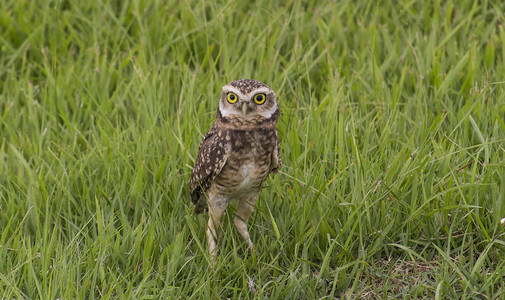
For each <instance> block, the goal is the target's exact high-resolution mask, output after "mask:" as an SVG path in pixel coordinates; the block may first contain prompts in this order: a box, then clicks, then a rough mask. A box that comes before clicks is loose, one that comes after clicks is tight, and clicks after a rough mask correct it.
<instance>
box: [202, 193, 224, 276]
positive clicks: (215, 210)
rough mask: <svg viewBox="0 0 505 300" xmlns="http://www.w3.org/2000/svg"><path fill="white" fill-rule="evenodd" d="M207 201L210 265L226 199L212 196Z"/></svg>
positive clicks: (215, 254)
mask: <svg viewBox="0 0 505 300" xmlns="http://www.w3.org/2000/svg"><path fill="white" fill-rule="evenodd" d="M211 199H212V200H211V201H210V203H209V222H208V223H207V243H208V245H209V253H210V262H211V267H212V269H214V263H215V261H216V257H217V244H216V243H217V238H218V236H217V230H216V229H219V226H220V224H221V217H222V216H223V214H224V211H225V209H226V206H227V205H228V200H227V199H224V198H218V197H212V198H211Z"/></svg>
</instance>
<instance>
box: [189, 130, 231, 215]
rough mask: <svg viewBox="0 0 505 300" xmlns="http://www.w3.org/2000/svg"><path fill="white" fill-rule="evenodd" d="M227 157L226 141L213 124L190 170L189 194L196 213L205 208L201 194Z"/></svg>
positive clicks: (205, 204) (204, 200) (202, 194)
mask: <svg viewBox="0 0 505 300" xmlns="http://www.w3.org/2000/svg"><path fill="white" fill-rule="evenodd" d="M227 159H228V151H227V148H226V143H225V142H224V141H223V140H222V139H221V138H220V137H219V136H218V130H216V129H215V128H214V126H213V127H212V128H211V129H210V130H209V132H207V134H206V135H205V137H204V138H203V141H202V143H201V144H200V148H199V149H198V156H197V158H196V161H195V166H194V167H193V171H192V172H191V179H190V183H189V194H190V196H191V202H193V204H194V205H195V212H196V213H201V212H203V211H204V210H205V209H206V208H207V201H206V199H205V197H202V196H204V193H206V192H207V191H208V189H209V188H210V185H211V184H212V182H214V180H215V179H216V177H217V176H218V175H219V173H221V170H222V169H223V167H224V165H225V164H226V160H227Z"/></svg>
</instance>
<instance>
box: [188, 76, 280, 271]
mask: <svg viewBox="0 0 505 300" xmlns="http://www.w3.org/2000/svg"><path fill="white" fill-rule="evenodd" d="M278 118H279V107H278V105H277V101H276V99H275V93H274V91H272V90H271V89H270V88H269V87H268V86H267V85H266V84H264V83H262V82H259V81H256V80H252V79H242V80H237V81H233V82H231V83H229V84H227V85H225V86H224V87H223V91H222V93H221V99H220V101H219V107H218V109H217V116H216V121H215V122H214V125H213V126H212V128H211V129H210V130H209V132H207V134H206V135H205V137H204V138H203V141H202V143H201V144H200V149H199V150H198V157H197V158H196V161H195V166H194V168H193V171H192V172H191V181H190V195H191V201H192V202H193V204H195V212H196V213H201V212H203V211H205V210H208V211H209V221H208V227H207V241H208V244H209V251H210V255H211V261H212V262H214V260H215V256H216V253H217V250H216V239H217V233H216V229H218V227H219V225H220V220H221V217H222V216H223V213H224V211H225V209H226V206H227V205H228V203H229V202H230V201H231V200H235V201H237V202H238V204H237V211H236V213H235V218H234V223H235V226H236V227H237V229H238V231H239V232H240V235H242V237H243V238H244V239H245V240H246V241H247V243H248V246H249V248H252V246H253V243H252V241H251V238H250V236H249V231H248V230H247V221H248V220H249V216H250V215H251V212H252V211H253V209H254V205H255V204H256V201H257V200H258V195H259V193H260V189H261V185H262V184H263V182H264V181H265V180H266V178H267V177H268V175H269V174H270V173H274V174H275V173H277V170H278V169H279V168H280V166H281V158H280V156H279V137H278V134H277V119H278Z"/></svg>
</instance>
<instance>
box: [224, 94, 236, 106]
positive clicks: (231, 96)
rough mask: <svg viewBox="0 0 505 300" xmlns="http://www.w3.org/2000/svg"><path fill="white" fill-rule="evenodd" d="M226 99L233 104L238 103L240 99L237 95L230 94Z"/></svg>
mask: <svg viewBox="0 0 505 300" xmlns="http://www.w3.org/2000/svg"><path fill="white" fill-rule="evenodd" d="M226 99H227V100H228V102H230V103H231V104H233V103H235V102H237V100H238V97H237V95H235V93H228V95H227V96H226Z"/></svg>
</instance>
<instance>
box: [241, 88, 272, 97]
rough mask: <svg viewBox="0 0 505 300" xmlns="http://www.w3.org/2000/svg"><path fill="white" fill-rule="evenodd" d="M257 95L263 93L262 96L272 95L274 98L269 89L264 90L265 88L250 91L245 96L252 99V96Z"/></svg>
mask: <svg viewBox="0 0 505 300" xmlns="http://www.w3.org/2000/svg"><path fill="white" fill-rule="evenodd" d="M259 93H263V94H273V95H274V96H275V93H274V92H272V90H271V89H269V88H266V87H260V88H257V89H255V90H252V91H251V92H250V93H249V94H247V95H251V97H252V95H256V94H259Z"/></svg>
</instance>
